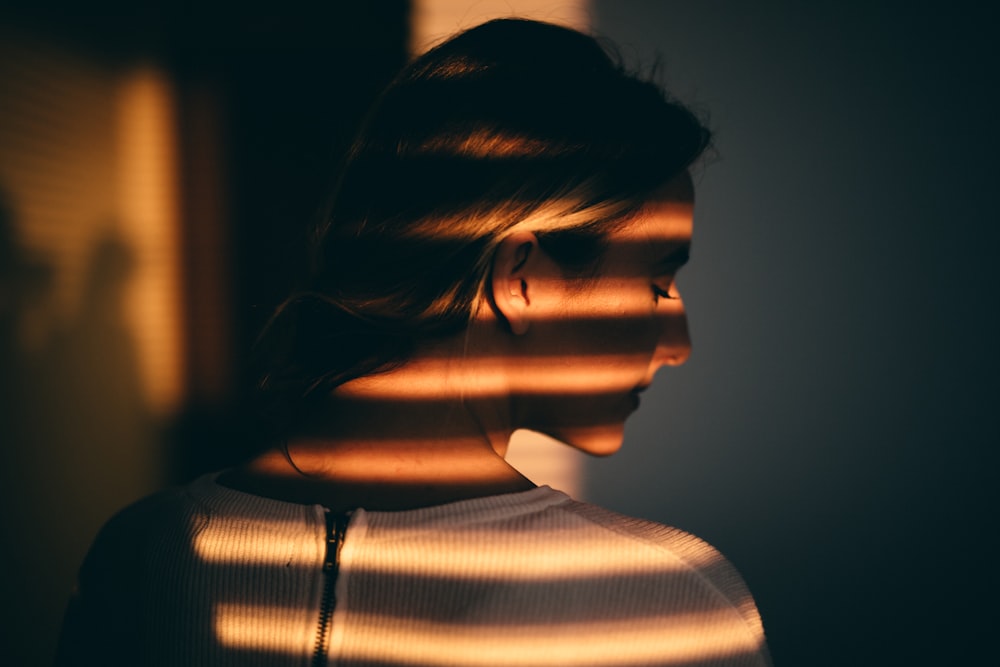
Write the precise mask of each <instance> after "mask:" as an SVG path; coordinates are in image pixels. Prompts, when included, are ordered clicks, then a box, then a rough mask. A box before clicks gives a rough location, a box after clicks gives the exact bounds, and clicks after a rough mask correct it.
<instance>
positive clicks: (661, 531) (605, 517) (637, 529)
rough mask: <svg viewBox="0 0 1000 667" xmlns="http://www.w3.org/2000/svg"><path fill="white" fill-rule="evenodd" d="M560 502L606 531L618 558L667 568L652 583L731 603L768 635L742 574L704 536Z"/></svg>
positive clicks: (751, 625) (720, 604) (640, 566)
mask: <svg viewBox="0 0 1000 667" xmlns="http://www.w3.org/2000/svg"><path fill="white" fill-rule="evenodd" d="M558 507H559V510H560V511H564V512H568V513H571V514H573V515H574V516H577V517H580V518H581V519H584V520H586V521H588V522H590V523H591V524H593V525H594V526H595V527H596V528H597V529H598V530H600V531H601V532H604V533H606V542H607V544H608V546H607V547H606V548H607V549H608V551H607V553H608V555H609V556H610V555H611V554H615V559H614V560H616V561H617V562H620V563H627V564H628V565H627V566H626V567H631V568H634V569H635V570H636V571H641V570H646V571H656V572H659V573H665V574H666V576H661V577H658V578H656V577H654V578H651V579H650V580H649V581H650V582H651V585H652V586H654V587H655V586H658V585H660V586H665V587H666V588H668V589H669V590H670V591H672V593H673V594H676V595H678V596H680V597H681V598H685V599H694V598H698V597H700V598H703V599H704V600H705V602H706V603H708V604H710V605H711V606H715V607H717V608H719V609H725V608H728V609H731V610H733V611H735V612H737V613H738V614H739V616H740V617H741V618H742V620H743V622H744V623H746V625H747V627H748V629H749V630H750V631H751V632H752V633H753V634H754V635H756V636H758V637H760V638H761V641H763V636H764V632H763V626H762V624H761V620H760V615H759V613H758V611H757V607H756V604H755V603H754V600H753V596H752V595H751V593H750V590H749V589H748V588H747V585H746V583H745V582H744V580H743V577H742V576H741V575H740V573H739V572H738V571H737V569H736V568H735V566H733V564H732V563H731V562H730V561H729V560H728V559H727V558H726V557H725V556H723V555H722V553H721V552H720V551H719V550H718V549H716V548H715V547H713V546H712V545H711V544H709V543H708V542H706V541H705V540H703V539H701V538H699V537H697V536H695V535H692V534H691V533H688V532H686V531H684V530H681V529H679V528H675V527H672V526H667V525H664V524H661V523H657V522H655V521H649V520H646V519H639V518H635V517H631V516H627V515H624V514H620V513H618V512H614V511H611V510H608V509H605V508H603V507H598V506H596V505H592V504H589V503H585V502H579V501H575V500H571V501H569V502H566V503H563V504H561V505H559V506H558ZM657 582H658V583H657Z"/></svg>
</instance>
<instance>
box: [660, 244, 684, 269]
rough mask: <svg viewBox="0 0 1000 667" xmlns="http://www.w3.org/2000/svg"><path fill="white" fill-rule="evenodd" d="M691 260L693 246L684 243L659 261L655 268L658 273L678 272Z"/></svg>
mask: <svg viewBox="0 0 1000 667" xmlns="http://www.w3.org/2000/svg"><path fill="white" fill-rule="evenodd" d="M690 259H691V244H690V243H684V244H683V245H679V246H677V247H676V248H674V249H673V250H671V251H670V252H668V253H667V254H666V255H664V256H663V257H661V258H660V259H659V260H657V262H656V263H655V264H654V265H653V268H654V269H656V270H657V271H667V270H676V269H679V268H680V267H682V266H684V265H685V264H687V263H688V260H690Z"/></svg>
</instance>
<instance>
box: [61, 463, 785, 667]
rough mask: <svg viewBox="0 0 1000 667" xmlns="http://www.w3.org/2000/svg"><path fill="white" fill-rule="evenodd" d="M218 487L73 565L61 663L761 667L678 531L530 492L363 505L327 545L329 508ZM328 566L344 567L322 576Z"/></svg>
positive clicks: (702, 550)
mask: <svg viewBox="0 0 1000 667" xmlns="http://www.w3.org/2000/svg"><path fill="white" fill-rule="evenodd" d="M214 479H215V476H206V477H203V478H201V479H198V480H196V481H195V482H193V483H192V484H190V485H189V486H188V487H186V488H183V489H176V490H172V491H166V492H163V493H160V494H158V495H155V496H152V497H150V498H148V499H146V500H144V501H141V502H140V503H137V504H136V505H134V506H132V507H130V508H128V509H126V510H125V511H123V512H122V513H120V514H119V515H118V516H117V517H115V518H114V519H112V520H111V521H110V522H109V523H108V525H107V526H105V528H104V529H103V530H102V531H101V534H100V535H99V536H98V539H97V541H96V542H95V544H94V546H93V547H92V549H91V552H90V554H89V555H88V557H87V560H86V561H85V562H84V565H83V568H82V569H81V573H80V581H79V587H78V590H77V593H76V595H75V596H74V599H73V600H72V601H71V604H70V609H69V612H68V614H67V619H66V624H65V626H64V629H63V637H62V641H61V644H60V651H59V655H60V657H59V661H58V662H59V664H61V665H62V664H88V665H89V664H102V665H117V664H127V665H192V666H194V665H213V666H216V665H267V666H268V667H277V666H284V665H289V666H291V665H295V666H297V667H306V666H307V665H311V664H329V665H338V666H344V665H357V666H359V667H360V666H363V667H373V666H374V665H393V666H397V665H399V666H401V665H412V666H444V665H462V666H480V665H483V666H485V665H497V666H504V667H515V666H528V665H539V666H542V665H545V666H546V667H548V666H556V665H566V666H573V667H578V666H579V667H582V666H584V665H593V666H600V667H617V666H622V667H624V666H626V665H628V666H634V665H698V666H708V665H727V666H729V665H732V666H736V665H741V666H743V665H746V666H750V665H755V666H756V665H767V664H769V659H768V657H767V650H766V647H765V645H764V635H763V630H762V627H761V622H760V618H759V616H758V614H757V610H756V608H755V606H754V602H753V599H752V598H751V597H750V594H749V592H748V591H747V590H746V587H745V586H744V584H743V582H742V580H741V579H740V577H739V575H738V574H737V572H736V571H735V570H734V569H733V568H732V566H731V565H730V564H729V563H728V562H727V561H726V560H725V559H724V558H723V557H722V556H720V555H719V554H718V552H716V551H715V550H714V549H712V547H710V546H708V545H707V544H705V543H704V542H702V541H700V540H699V539H697V538H695V537H692V536H691V535H688V534H686V533H683V532H681V531H679V530H676V529H673V528H668V527H665V526H661V525H659V524H655V523H651V522H648V521H641V520H638V519H630V518H627V517H624V516H621V515H619V514H615V513H612V512H609V511H607V510H603V509H601V508H598V507H594V506H593V505H588V504H585V503H580V502H576V501H573V500H571V499H570V498H569V497H567V496H566V495H564V494H562V493H560V492H558V491H554V490H552V489H550V488H548V487H541V488H537V489H533V490H531V491H526V492H523V493H514V494H509V495H501V496H491V497H485V498H477V499H473V500H466V501H462V502H457V503H450V504H447V505H440V506H436V507H430V508H426V509H419V510H410V511H404V512H368V511H365V510H363V509H359V510H356V511H355V512H354V513H353V514H352V515H351V516H350V521H349V524H347V527H346V534H345V537H344V538H343V539H342V541H341V542H340V548H339V549H337V548H336V546H337V543H336V542H334V543H332V544H331V548H329V549H328V547H327V537H328V533H329V532H331V531H328V526H327V522H326V520H325V518H326V512H325V510H324V509H323V508H322V507H320V506H318V505H313V506H309V505H296V504H292V503H286V502H279V501H275V500H270V499H266V498H261V497H257V496H253V495H249V494H246V493H241V492H238V491H234V490H232V489H228V488H226V487H223V486H220V485H218V484H216V483H215V481H214ZM331 523H333V522H331ZM332 532H336V531H332ZM338 552H339V553H338ZM338 556H339V558H338ZM325 559H329V560H330V561H334V560H337V561H339V562H338V563H337V564H336V565H335V566H334V567H332V568H327V569H328V570H330V572H329V573H328V574H324V560H325ZM327 581H329V583H330V584H331V589H332V588H333V586H332V584H334V582H335V596H328V595H327V590H326V586H327ZM333 592H334V591H333V590H330V591H329V593H333ZM324 597H329V598H330V599H329V600H326V601H324ZM334 601H335V604H333V603H334ZM328 604H329V605H330V606H331V607H332V609H333V614H332V618H331V622H330V623H329V624H328V626H329V631H328V632H321V631H320V626H321V625H323V623H322V621H321V616H322V611H321V609H322V608H323V607H324V605H328ZM320 635H325V636H323V637H320ZM317 645H320V646H322V645H325V646H326V650H325V651H323V650H321V651H320V656H318V658H317V657H316V656H314V653H315V652H316V647H317Z"/></svg>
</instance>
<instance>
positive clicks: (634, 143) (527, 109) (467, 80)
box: [260, 19, 709, 428]
mask: <svg viewBox="0 0 1000 667" xmlns="http://www.w3.org/2000/svg"><path fill="white" fill-rule="evenodd" d="M708 142H709V132H708V130H707V129H705V127H703V126H702V124H701V123H700V122H699V121H698V120H697V119H696V118H695V117H694V115H692V114H691V113H690V112H689V111H688V110H687V109H686V108H684V107H683V106H681V105H680V104H678V103H676V102H674V101H672V100H670V99H668V98H667V97H666V96H665V94H664V92H663V91H662V90H661V89H660V88H659V87H658V86H656V85H654V84H652V83H650V82H647V81H643V80H640V79H639V78H637V77H635V76H632V75H630V74H628V73H626V72H625V71H624V69H623V68H622V67H621V66H620V65H619V64H617V63H616V62H615V61H613V60H612V58H610V57H609V55H608V54H607V53H606V52H605V50H604V49H603V48H602V47H601V46H600V45H599V44H598V42H597V41H595V40H594V39H593V38H591V37H589V36H587V35H584V34H581V33H579V32H576V31H574V30H571V29H568V28H563V27H560V26H556V25H551V24H547V23H539V22H534V21H527V20H519V19H503V20H496V21H490V22H489V23H485V24H483V25H480V26H478V27H475V28H472V29H470V30H467V31H465V32H463V33H460V34H459V35H457V36H455V37H453V38H452V39H450V40H448V41H446V42H444V43H442V44H441V45H440V46H438V47H436V48H434V49H432V50H430V51H428V52H427V53H425V54H424V55H422V56H420V57H419V58H417V59H416V60H414V61H413V62H412V63H410V65H409V66H407V67H406V68H405V69H404V70H403V71H402V72H401V73H400V74H399V75H398V76H397V77H396V79H395V80H394V81H393V82H392V83H391V84H390V85H389V86H388V88H386V90H385V91H384V92H383V93H382V95H381V97H380V98H379V99H378V101H377V102H376V104H375V106H374V108H373V109H372V111H371V113H370V115H369V117H368V118H367V120H366V122H365V124H364V126H363V128H362V130H361V132H360V134H359V136H358V137H357V139H356V141H355V143H354V145H353V147H352V148H351V151H350V153H349V155H348V156H347V159H346V162H345V165H344V168H343V172H342V173H341V175H340V178H339V181H338V183H337V187H336V190H335V193H334V197H333V200H332V204H331V206H330V209H329V212H328V214H327V215H326V216H325V219H324V220H323V221H322V223H321V224H320V225H319V226H318V227H317V229H316V230H315V236H314V238H313V239H312V241H313V254H312V264H311V270H310V272H309V276H308V279H307V281H306V284H305V285H304V286H303V287H302V288H301V289H299V290H297V291H296V292H294V293H293V294H292V295H291V296H290V297H289V298H288V299H287V300H286V301H285V303H284V304H283V305H282V306H281V307H280V308H279V309H278V312H277V313H276V314H275V316H274V317H273V318H272V321H271V322H270V323H269V325H268V326H267V328H266V329H265V332H264V334H262V337H261V342H260V345H261V347H262V348H263V353H264V354H265V356H266V362H265V371H264V373H263V374H262V380H261V382H260V388H261V389H262V390H263V391H264V393H265V394H266V395H267V396H268V397H269V400H268V403H269V404H270V408H271V409H270V413H271V415H272V417H274V418H275V419H277V421H278V422H281V423H283V427H284V428H287V426H289V425H290V424H289V421H292V422H294V420H295V419H297V418H300V417H302V416H304V413H305V412H307V411H308V407H309V405H310V403H311V402H314V401H315V400H316V399H319V398H321V397H323V396H325V395H327V394H328V393H329V391H330V390H332V389H334V388H335V387H337V386H338V385H340V384H343V383H344V382H347V381H349V380H351V379H354V378H357V377H361V376H363V375H366V374H370V373H373V372H377V371H379V370H381V369H385V368H389V367H392V366H393V365H394V364H398V363H399V362H401V361H403V360H405V359H406V358H407V357H408V356H409V355H410V353H411V352H412V350H413V347H414V345H415V344H416V343H418V342H420V341H421V340H428V339H433V338H436V337H443V336H447V335H450V334H453V333H456V332H459V331H461V330H463V329H464V328H465V327H467V325H468V324H469V322H470V319H471V318H472V317H473V316H474V315H475V312H474V311H475V308H476V304H479V303H481V302H482V299H480V296H481V295H482V294H483V291H484V286H485V285H486V284H487V282H488V279H489V274H490V267H491V263H492V259H493V254H494V251H495V249H496V248H497V246H498V244H499V243H500V242H501V241H502V240H503V239H504V238H505V237H506V236H508V235H509V234H511V233H513V232H515V231H517V230H530V231H532V232H534V233H535V234H536V235H537V237H538V240H539V244H540V246H541V247H542V248H543V249H544V250H545V251H546V252H547V253H549V254H550V255H551V256H552V257H553V258H554V259H555V260H556V261H557V262H559V263H560V264H561V265H563V266H564V267H565V269H566V271H567V272H576V273H579V272H581V271H586V270H587V269H588V267H592V266H593V265H595V263H596V262H597V261H598V259H599V258H600V255H601V253H602V251H603V249H604V244H603V242H602V239H603V237H604V236H605V235H606V234H607V233H608V232H609V231H610V230H611V229H612V227H613V226H614V225H615V224H618V223H620V222H621V221H623V220H625V219H627V218H628V217H629V216H630V215H631V214H634V213H635V212H636V211H637V210H638V209H639V208H640V207H641V206H642V204H643V203H644V202H645V200H646V199H647V198H648V197H649V195H650V193H651V192H652V191H653V190H655V189H656V188H658V187H659V186H660V185H662V184H664V183H666V182H667V181H669V180H670V179H671V178H673V177H674V176H676V175H678V174H679V173H680V172H682V171H683V170H684V169H686V168H687V167H688V166H689V165H690V164H691V163H692V162H693V161H694V160H695V159H697V158H698V156H699V155H700V154H701V153H702V152H703V151H704V149H705V148H706V146H707V145H708Z"/></svg>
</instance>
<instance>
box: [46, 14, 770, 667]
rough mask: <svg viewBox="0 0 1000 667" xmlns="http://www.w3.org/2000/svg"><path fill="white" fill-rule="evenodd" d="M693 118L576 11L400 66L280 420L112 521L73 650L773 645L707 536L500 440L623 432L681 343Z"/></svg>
mask: <svg viewBox="0 0 1000 667" xmlns="http://www.w3.org/2000/svg"><path fill="white" fill-rule="evenodd" d="M707 143H708V132H707V131H706V130H705V129H704V128H703V127H702V126H701V125H700V124H699V123H698V122H697V120H696V119H695V118H694V117H693V116H692V115H691V114H690V113H689V112H688V111H687V110H686V109H684V108H683V107H681V106H680V105H678V104H676V103H673V102H671V101H668V100H667V99H665V97H664V95H663V93H662V92H661V91H660V90H658V89H657V88H656V87H655V86H653V85H651V84H649V83H646V82H643V81H640V80H638V79H636V78H634V77H632V76H629V75H627V74H625V73H624V72H623V71H622V70H621V69H620V68H619V67H617V66H615V65H614V64H613V63H612V61H611V60H610V59H609V58H608V56H607V55H606V54H605V52H604V51H603V50H602V49H601V48H600V47H599V45H598V44H597V43H596V42H595V41H594V40H593V39H591V38H590V37H587V36H584V35H582V34H580V33H577V32H574V31H572V30H568V29H565V28H561V27H556V26H553V25H548V24H543V23H535V22H529V21H521V20H502V21H494V22H490V23H487V24H484V25H482V26H479V27H477V28H474V29H472V30H469V31H467V32H465V33H462V34H460V35H458V36H456V37H454V38H453V39H451V40H450V41H448V42H446V43H444V44H442V45H441V46H439V47H437V48H435V49H433V50H432V51H430V52H428V53H427V54H425V55H424V56H422V57H420V58H418V59H417V60H416V61H415V62H413V63H412V64H411V65H410V66H408V67H407V68H406V69H405V70H404V71H403V72H402V73H401V74H400V75H399V77H398V78H397V79H396V80H395V81H394V82H393V83H392V84H391V85H390V86H389V88H388V89H387V90H386V91H385V93H384V94H383V96H382V97H381V99H380V101H379V102H378V104H377V105H376V107H375V109H374V110H373V112H372V114H371V116H370V117H369V119H368V121H367V123H366V125H365V127H364V129H363V131H362V132H361V134H360V136H359V138H358V139H357V141H356V143H355V145H354V147H353V149H352V151H351V154H350V155H349V157H348V160H347V163H346V167H345V169H344V172H343V174H342V177H341V179H340V182H339V184H338V188H337V192H336V195H335V197H334V199H333V204H332V206H331V210H330V212H329V215H328V216H327V217H326V221H325V223H324V224H323V225H322V226H321V227H320V228H319V229H318V230H317V233H316V238H315V256H314V265H313V266H312V269H311V272H310V275H309V279H308V281H307V283H306V284H305V286H304V287H303V288H302V289H301V290H299V291H297V292H296V293H295V294H293V295H292V296H291V297H290V298H289V299H288V301H287V302H286V303H285V304H284V306H283V307H282V308H281V309H280V310H279V312H278V313H277V314H276V315H275V317H274V319H273V321H272V322H271V323H270V325H269V326H268V328H267V330H266V332H265V334H264V336H263V341H262V345H263V346H264V348H265V349H266V350H268V351H269V355H268V359H269V362H268V369H267V371H266V373H265V374H264V376H263V381H262V383H261V386H262V389H263V391H264V394H265V396H266V397H267V398H268V402H269V405H270V408H269V409H268V411H267V416H268V418H269V420H270V423H271V425H272V428H273V433H272V435H273V437H274V442H275V443H277V444H276V445H275V446H274V447H273V448H272V449H271V450H269V451H267V452H265V453H264V454H262V455H260V456H258V457H256V458H255V459H253V460H252V461H250V462H248V463H247V464H245V465H243V466H242V467H239V468H236V469H232V470H229V471H226V472H223V473H222V474H219V475H211V476H208V477H205V478H202V479H200V480H197V481H195V482H194V483H193V484H191V485H190V486H188V487H187V488H185V489H179V490H175V491H168V492H165V493H162V494H159V495H157V496H154V497H152V498H150V499H147V500H145V501H143V502H141V503H139V504H138V505H136V506H133V507H132V508H130V509H128V510H126V511H125V512H123V513H122V514H120V515H119V516H118V517H116V518H115V519H113V520H112V521H111V522H110V523H109V525H108V526H106V527H105V529H104V530H103V531H102V534H101V535H100V536H99V538H98V540H97V543H96V544H95V546H94V548H93V549H92V551H91V554H90V555H89V556H88V559H87V561H86V562H85V564H84V567H83V569H82V571H81V576H80V585H79V591H78V594H77V596H76V597H75V599H74V601H73V603H72V605H71V608H70V612H69V615H68V618H67V623H66V627H65V629H64V636H63V642H62V645H61V651H60V655H61V660H62V661H63V662H65V663H73V662H77V661H80V660H81V656H83V659H84V660H86V659H89V657H91V656H94V655H98V656H100V657H101V660H102V662H103V664H118V663H127V664H157V665H159V664H163V665H175V664H185V665H194V664H205V665H208V664H211V665H220V664H241V665H246V664H262V665H263V664H266V665H283V664H288V665H292V664H295V665H302V664H304V663H305V662H306V661H310V662H311V664H314V665H322V664H336V665H618V664H621V665H626V664H627V665H647V664H649V665H660V664H671V665H674V664H698V665H762V664H767V662H768V658H767V653H766V648H765V646H764V642H763V632H762V629H761V625H760V620H759V618H758V616H757V612H756V609H755V607H754V604H753V600H752V599H751V597H750V596H749V594H748V592H747V591H746V590H745V587H744V586H743V584H742V582H741V580H740V578H739V576H738V575H737V574H736V572H735V571H734V570H733V569H732V568H731V566H729V564H728V563H727V562H726V561H725V560H724V559H722V557H721V556H719V555H718V554H717V553H716V552H715V551H714V550H712V549H711V547H709V546H707V545H705V544H704V543H702V542H700V541H699V540H697V539H696V538H694V537H691V536H689V535H686V534H684V533H681V532H680V531H677V530H675V529H671V528H667V527H664V526H660V525H657V524H652V523H649V522H645V521H639V520H635V519H629V518H626V517H623V516H620V515H616V514H614V513H611V512H608V511H606V510H602V509H600V508H597V507H593V506H590V505H586V504H584V503H578V502H575V501H573V500H571V499H570V498H568V497H567V496H565V495H563V494H561V493H559V492H558V491H554V490H552V489H549V488H547V487H541V488H536V487H535V486H534V485H533V484H532V483H531V482H530V481H528V480H527V479H526V478H525V477H524V476H522V475H521V474H520V473H519V472H518V471H517V470H515V469H514V468H512V467H511V466H510V465H508V464H507V463H506V462H505V461H504V458H503V456H504V453H505V451H506V446H507V441H508V439H509V437H510V435H511V433H512V432H513V431H514V430H515V429H518V428H529V429H534V430H537V431H541V432H544V433H547V434H549V435H551V436H553V437H556V438H558V439H560V440H562V441H563V442H565V443H567V444H568V445H569V446H572V447H576V448H577V449H580V450H582V451H585V452H588V453H592V454H597V455H605V454H610V453H612V452H614V451H615V450H616V449H617V448H618V447H619V446H620V445H621V439H622V433H623V428H624V422H625V419H626V417H627V416H628V415H629V414H630V413H631V412H632V411H634V410H635V409H636V407H638V404H639V395H640V393H641V392H642V391H643V390H644V389H645V388H646V387H647V386H649V384H650V382H651V381H652V379H653V375H654V373H655V372H656V370H657V369H658V368H660V367H661V366H663V365H672V364H680V363H683V362H684V360H685V359H686V357H687V355H688V352H689V347H690V343H689V340H688V333H687V325H686V321H685V314H684V308H683V305H682V303H681V300H680V297H679V295H678V293H677V290H676V287H675V285H674V278H675V275H676V273H677V271H678V269H680V267H681V266H682V265H683V264H684V262H685V260H686V259H687V255H688V249H689V246H690V239H691V225H692V219H691V215H692V203H693V201H692V200H693V193H692V184H691V179H690V177H689V176H688V173H687V168H688V167H689V165H691V163H692V162H693V161H694V160H696V159H697V158H698V156H699V155H700V154H701V152H702V151H703V150H704V148H705V147H706V145H707Z"/></svg>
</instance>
